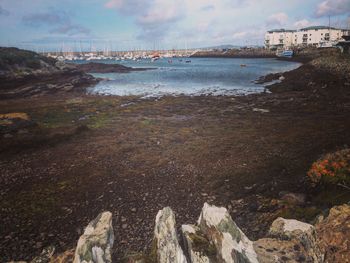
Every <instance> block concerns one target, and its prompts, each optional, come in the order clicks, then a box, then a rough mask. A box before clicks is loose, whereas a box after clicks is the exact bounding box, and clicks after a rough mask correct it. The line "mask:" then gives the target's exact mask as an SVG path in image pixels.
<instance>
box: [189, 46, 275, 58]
mask: <svg viewBox="0 0 350 263" xmlns="http://www.w3.org/2000/svg"><path fill="white" fill-rule="evenodd" d="M191 57H198V58H200V57H207V58H276V52H275V51H271V50H267V49H263V48H246V49H230V50H210V51H198V52H196V53H195V54H193V55H192V56H191Z"/></svg>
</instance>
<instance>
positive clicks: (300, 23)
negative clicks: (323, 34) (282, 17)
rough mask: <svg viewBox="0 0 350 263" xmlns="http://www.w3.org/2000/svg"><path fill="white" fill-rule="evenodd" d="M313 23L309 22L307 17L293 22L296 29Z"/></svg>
mask: <svg viewBox="0 0 350 263" xmlns="http://www.w3.org/2000/svg"><path fill="white" fill-rule="evenodd" d="M312 24H313V23H311V22H310V21H309V20H307V19H302V20H298V21H296V22H295V23H294V27H295V28H297V29H300V28H303V27H308V26H311V25H312Z"/></svg>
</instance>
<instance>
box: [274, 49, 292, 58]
mask: <svg viewBox="0 0 350 263" xmlns="http://www.w3.org/2000/svg"><path fill="white" fill-rule="evenodd" d="M293 55H294V52H293V50H282V51H277V52H276V56H277V57H280V58H291V57H293Z"/></svg>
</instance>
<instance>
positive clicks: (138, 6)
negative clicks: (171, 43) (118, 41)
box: [105, 0, 185, 40]
mask: <svg viewBox="0 0 350 263" xmlns="http://www.w3.org/2000/svg"><path fill="white" fill-rule="evenodd" d="M183 6H184V0H167V1H164V0H150V1H147V2H146V3H145V1H143V0H128V1H126V0H110V1H108V2H107V3H106V4H105V7H106V8H109V9H116V10H117V11H118V12H119V13H121V14H127V15H129V16H133V17H135V22H136V24H137V25H138V26H139V27H140V28H141V32H140V33H139V35H138V38H139V39H145V40H155V39H161V38H163V37H164V36H166V35H167V33H168V31H169V29H170V27H173V26H175V25H176V23H177V22H178V21H179V20H181V18H183V17H184V12H185V9H184V8H183Z"/></svg>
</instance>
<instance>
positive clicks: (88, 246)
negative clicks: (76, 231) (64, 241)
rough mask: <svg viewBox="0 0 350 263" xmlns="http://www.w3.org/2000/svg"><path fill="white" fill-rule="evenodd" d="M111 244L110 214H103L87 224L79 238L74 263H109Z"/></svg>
mask: <svg viewBox="0 0 350 263" xmlns="http://www.w3.org/2000/svg"><path fill="white" fill-rule="evenodd" d="M113 242H114V233H113V227H112V213H110V212H103V213H101V214H99V215H98V216H97V217H96V218H95V219H94V220H93V221H91V222H90V223H89V225H88V226H87V227H86V228H85V231H84V234H83V235H82V236H81V237H80V238H79V241H78V245H77V248H76V250H75V256H74V263H80V262H81V263H104V262H106V263H111V262H112V259H111V249H112V247H113Z"/></svg>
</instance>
